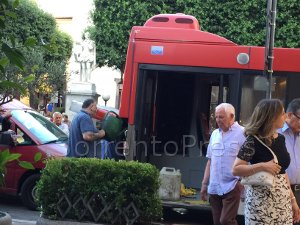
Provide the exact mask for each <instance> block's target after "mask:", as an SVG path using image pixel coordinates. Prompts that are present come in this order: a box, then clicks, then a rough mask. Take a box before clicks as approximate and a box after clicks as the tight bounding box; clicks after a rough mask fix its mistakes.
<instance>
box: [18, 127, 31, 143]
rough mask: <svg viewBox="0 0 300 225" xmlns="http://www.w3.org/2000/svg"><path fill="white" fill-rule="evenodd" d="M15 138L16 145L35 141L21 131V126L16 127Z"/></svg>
mask: <svg viewBox="0 0 300 225" xmlns="http://www.w3.org/2000/svg"><path fill="white" fill-rule="evenodd" d="M16 140H17V142H18V145H34V144H35V143H34V142H33V141H32V139H31V138H30V137H29V136H28V135H27V134H26V133H25V132H23V131H22V129H21V128H19V127H17V129H16Z"/></svg>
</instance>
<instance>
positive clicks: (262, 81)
mask: <svg viewBox="0 0 300 225" xmlns="http://www.w3.org/2000/svg"><path fill="white" fill-rule="evenodd" d="M286 80H287V78H286V77H284V76H274V77H273V78H272V98H278V99H280V100H282V101H283V103H285V97H286ZM267 90H268V80H267V78H265V77H263V76H261V75H255V74H243V77H242V95H241V109H240V124H242V125H245V124H246V123H247V121H248V119H249V118H250V116H251V115H252V112H253V110H254V107H255V106H256V104H257V103H258V102H259V101H260V100H261V99H264V98H266V97H267Z"/></svg>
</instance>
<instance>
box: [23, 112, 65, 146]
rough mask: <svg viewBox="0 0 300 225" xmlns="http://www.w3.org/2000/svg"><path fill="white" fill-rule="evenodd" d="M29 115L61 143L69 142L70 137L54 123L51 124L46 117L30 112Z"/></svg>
mask: <svg viewBox="0 0 300 225" xmlns="http://www.w3.org/2000/svg"><path fill="white" fill-rule="evenodd" d="M28 113H29V114H30V115H31V116H33V117H34V118H35V119H36V120H37V121H39V122H40V124H42V125H43V126H44V127H45V128H46V129H47V130H48V131H50V132H51V133H52V134H54V135H55V136H56V137H57V138H58V140H59V141H67V140H68V135H66V134H65V132H63V131H62V130H61V129H59V128H58V127H57V126H56V125H55V124H54V123H52V122H50V121H49V120H48V119H47V118H46V117H44V116H42V115H41V114H39V113H36V112H34V111H28Z"/></svg>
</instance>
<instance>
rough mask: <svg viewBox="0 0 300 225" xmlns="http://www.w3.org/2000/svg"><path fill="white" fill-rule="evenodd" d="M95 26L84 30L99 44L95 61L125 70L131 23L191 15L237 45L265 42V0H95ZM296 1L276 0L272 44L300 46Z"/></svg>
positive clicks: (92, 15)
mask: <svg viewBox="0 0 300 225" xmlns="http://www.w3.org/2000/svg"><path fill="white" fill-rule="evenodd" d="M94 4H95V10H94V11H92V13H91V18H92V20H93V22H94V26H93V27H90V28H89V29H88V32H89V33H90V36H91V38H92V39H93V40H94V41H95V42H96V46H97V62H98V63H99V66H102V65H108V66H113V67H115V68H118V69H120V70H121V71H122V72H123V70H124V64H125V58H126V51H127V45H128V39H129V34H130V30H131V28H132V26H139V25H143V24H144V23H145V22H146V20H147V19H149V18H150V17H152V16H154V15H156V14H160V13H178V12H182V13H185V14H189V15H193V16H195V17H196V18H197V19H198V20H199V23H200V26H201V29H202V30H204V31H208V32H211V33H215V34H218V35H221V36H223V37H225V38H227V39H229V40H232V41H233V42H235V43H237V44H241V45H259V46H263V45H264V44H265V36H266V33H265V28H266V8H267V1H265V0H252V1H247V0H231V1H226V0H218V1H217V0H202V1H198V0H151V1H142V0H115V1H107V0H94ZM299 7H300V1H299V0H286V1H278V14H277V26H276V36H275V40H276V41H275V46H277V47H300V39H299V36H300V29H299V25H300V15H299V13H298V9H299Z"/></svg>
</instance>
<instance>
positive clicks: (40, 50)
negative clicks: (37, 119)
mask: <svg viewBox="0 0 300 225" xmlns="http://www.w3.org/2000/svg"><path fill="white" fill-rule="evenodd" d="M1 2H4V3H5V4H6V5H7V4H8V5H9V4H10V3H9V1H7V0H1ZM6 5H5V7H4V9H6V8H7V7H6ZM2 6H3V5H2ZM10 10H11V12H12V13H13V14H14V15H15V16H11V17H10V16H6V18H5V23H3V24H4V26H3V29H2V30H1V37H2V38H1V42H3V43H4V44H5V45H6V46H8V47H7V48H8V49H13V50H14V49H16V52H17V53H20V54H19V55H20V57H19V58H20V59H19V61H20V62H21V64H20V63H18V62H19V61H17V63H15V62H14V63H12V64H10V65H9V64H8V63H7V62H8V60H7V59H6V60H3V61H4V63H3V64H1V61H0V66H1V65H2V67H3V68H4V67H5V73H4V72H3V73H2V74H0V80H6V81H7V80H8V79H9V82H13V83H22V84H24V85H25V86H26V87H27V89H26V88H25V90H28V91H29V95H30V105H31V106H33V107H36V104H35V103H37V95H38V94H43V92H40V93H38V91H40V90H43V86H47V87H51V89H50V88H48V89H47V93H49V94H51V92H55V91H61V88H57V87H58V86H60V85H57V84H61V83H62V84H63V86H65V84H66V79H65V71H63V72H62V73H61V74H59V75H58V74H52V73H50V72H48V71H47V68H49V66H48V64H49V63H51V65H52V66H53V67H56V66H58V67H61V64H62V63H63V64H64V68H66V64H67V62H68V60H69V58H70V55H71V51H72V40H71V38H70V36H69V35H67V34H65V33H63V32H61V31H59V30H58V29H57V27H56V22H55V19H54V18H53V17H52V16H51V15H50V14H48V13H45V12H44V11H42V10H41V9H39V8H38V6H37V5H36V3H34V2H32V1H28V0H21V1H20V4H19V5H18V7H17V8H14V7H12V6H11V7H10ZM8 15H10V14H8ZM6 37H13V38H9V39H7V38H6ZM35 40H36V41H35ZM19 43H21V44H19ZM23 43H24V44H23ZM33 46H34V48H33V49H32V48H28V47H33ZM2 50H3V49H2ZM1 53H2V52H0V56H1ZM4 53H5V52H4ZM2 55H3V53H2ZM0 59H1V57H0ZM24 62H26V63H24ZM20 68H21V70H20ZM0 69H1V67H0ZM45 74H46V75H45ZM32 77H34V79H35V81H34V82H31V83H30V84H28V82H26V81H27V80H26V79H28V78H32ZM50 78H51V79H50ZM31 80H32V79H31ZM3 86H5V87H6V89H7V90H6V92H7V93H8V94H7V95H9V96H11V97H14V96H16V95H17V94H16V93H15V92H16V91H15V89H12V88H11V87H8V86H7V85H3ZM0 88H1V84H0ZM22 88H23V89H24V86H23V87H22ZM1 92H2V93H3V91H2V90H1ZM21 94H24V91H23V92H21ZM0 100H1V99H0Z"/></svg>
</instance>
